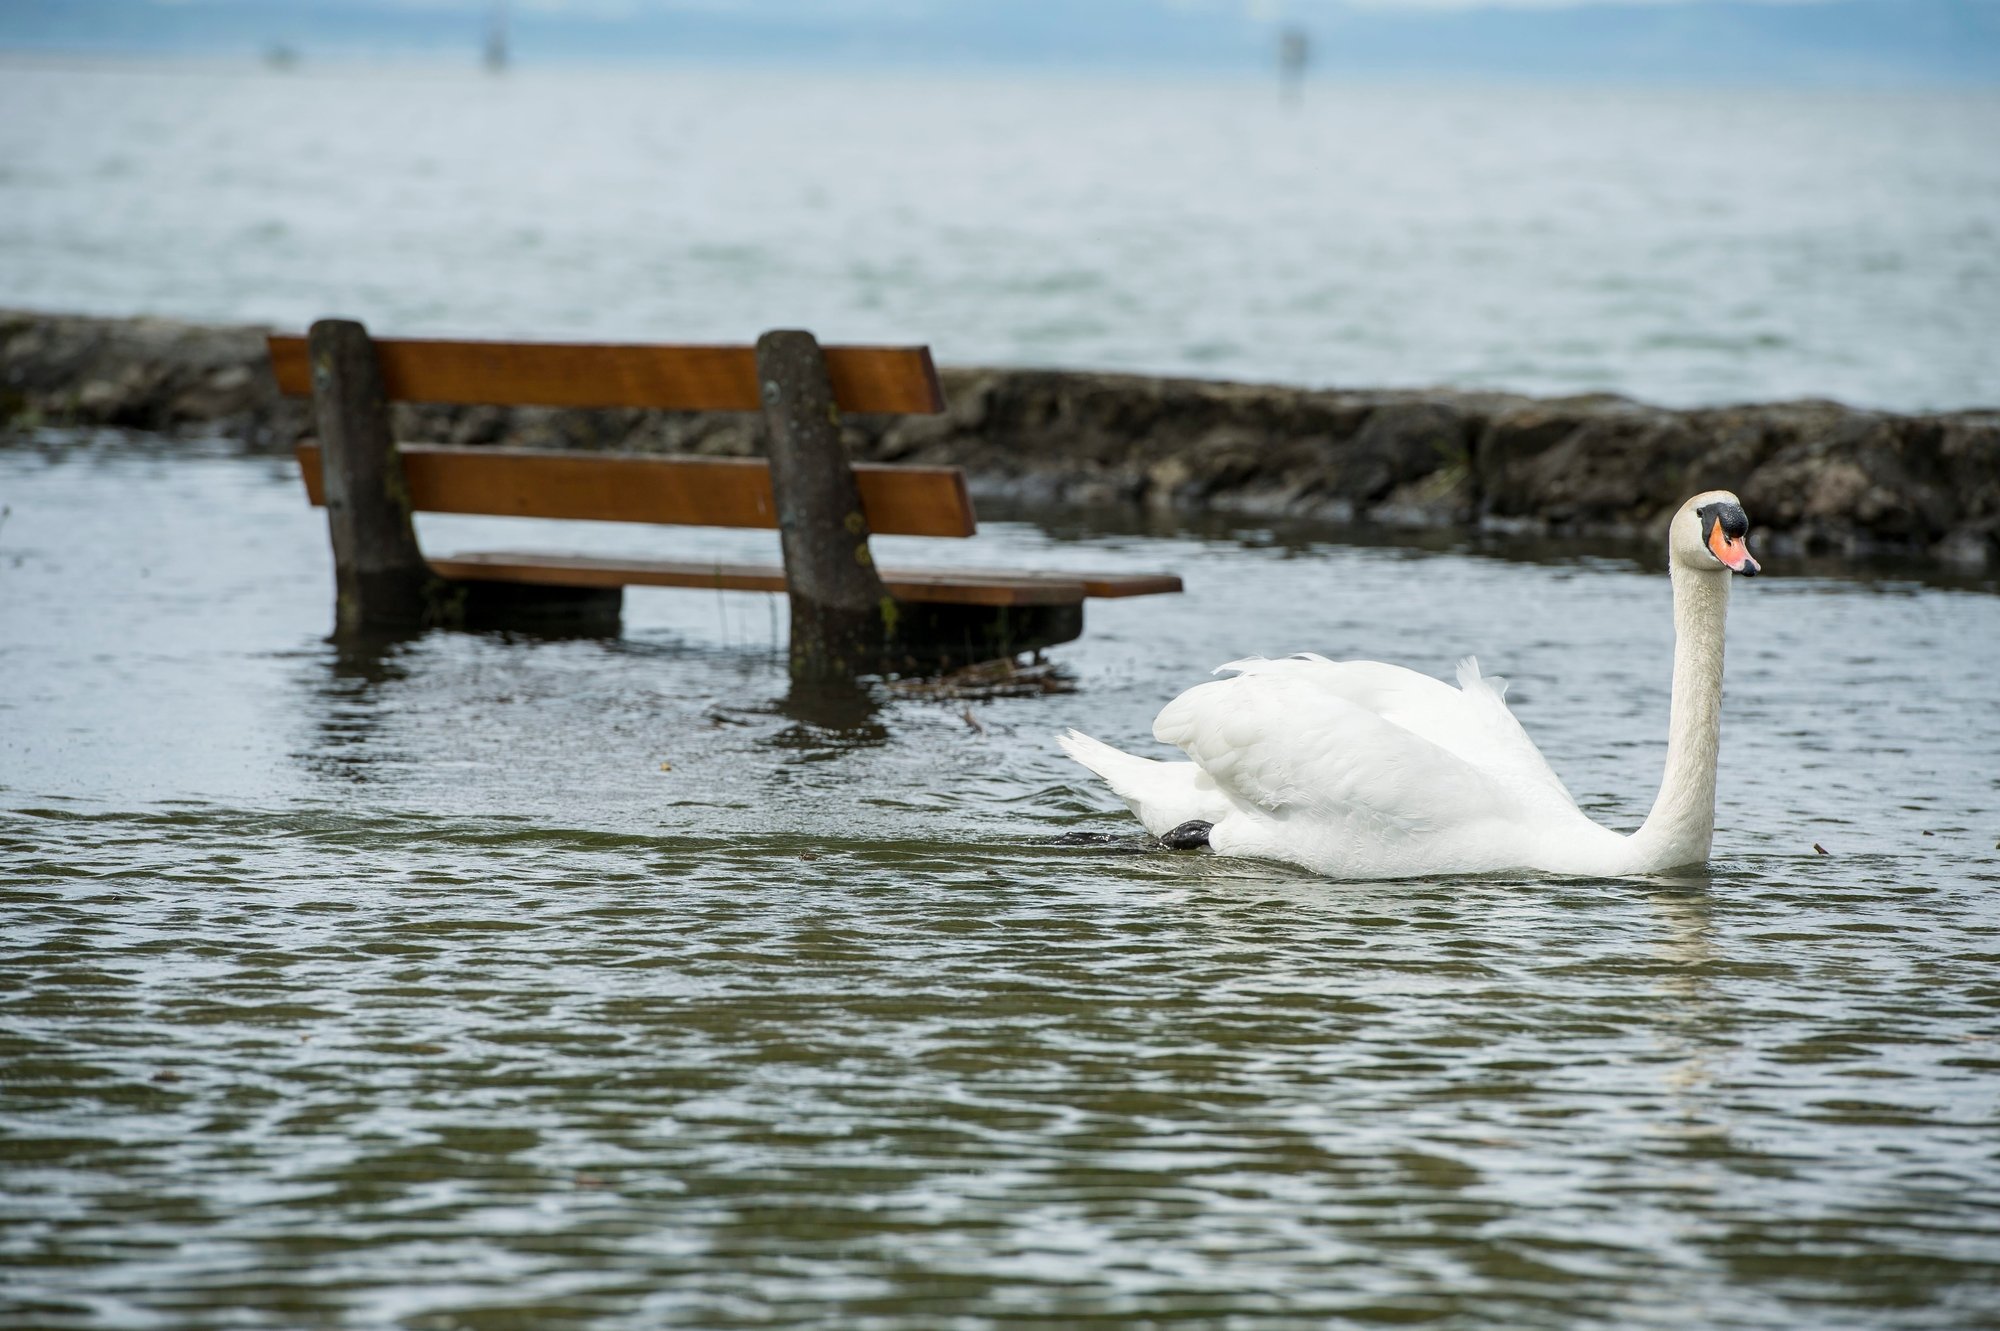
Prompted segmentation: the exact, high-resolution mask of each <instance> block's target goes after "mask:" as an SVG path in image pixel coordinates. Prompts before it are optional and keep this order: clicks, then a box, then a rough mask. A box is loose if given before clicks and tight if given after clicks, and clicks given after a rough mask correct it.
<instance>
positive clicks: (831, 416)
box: [270, 320, 1181, 678]
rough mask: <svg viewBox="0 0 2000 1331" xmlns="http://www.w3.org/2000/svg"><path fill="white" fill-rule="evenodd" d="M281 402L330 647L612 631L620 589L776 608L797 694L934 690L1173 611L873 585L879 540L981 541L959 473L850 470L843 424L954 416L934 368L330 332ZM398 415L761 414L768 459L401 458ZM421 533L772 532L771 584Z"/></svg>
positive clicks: (1026, 578) (1088, 576) (781, 335)
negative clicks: (502, 629)
mask: <svg viewBox="0 0 2000 1331" xmlns="http://www.w3.org/2000/svg"><path fill="white" fill-rule="evenodd" d="M270 350H271V364H272V368H273V370H274V372H275V374H276V377H277V381H278V385H279V387H280V389H281V390H282V391H284V392H286V393H290V394H295V395H307V394H309V395H311V397H312V398H313V405H314V416H315V422H316V426H317V431H318V441H317V442H306V443H302V444H300V445H299V447H298V457H299V463H300V470H301V472H302V474H303V476H304V479H305V483H306V491H307V494H308V496H309V497H310V498H311V501H312V502H313V503H314V504H323V505H325V506H326V508H327V523H328V530H329V534H330V535H331V537H332V542H333V550H334V570H335V582H336V596H335V607H336V610H335V621H336V628H337V629H338V630H339V631H341V632H344V633H351V632H362V631H368V630H375V629H395V628H407V627H411V626H415V625H428V624H438V625H460V626H486V625H504V624H534V625H538V626H543V627H549V626H562V627H567V628H572V629H585V630H591V631H602V630H605V629H608V628H615V626H616V624H617V621H618V617H619V612H620V608H621V605H622V596H623V589H624V588H625V587H628V586H655V587H699V588H710V589H721V590H727V591H762V592H784V593H786V595H787V597H788V599H789V601H790V604H791V618H792V633H791V637H792V668H793V673H794V674H795V675H797V676H800V677H807V678H828V677H845V676H852V675H854V674H865V673H878V672H887V671H909V670H934V669H939V668H945V667H949V666H953V665H961V664H969V663H971V662H974V661H980V660H989V659H992V658H995V657H1000V656H1009V655H1013V654H1015V653H1018V652H1022V651H1028V650H1036V649H1039V648H1042V647H1046V646H1049V645H1052V644H1054V643H1058V642H1067V641H1069V640H1071V639H1073V638H1075V637H1077V636H1079V635H1080V634H1081V633H1082V631H1083V602H1084V600H1085V599H1086V598H1088V597H1093V596H1096V597H1120V596H1142V595H1150V594H1154V593H1159V592H1177V591H1179V590H1180V589H1181V582H1180V579H1179V578H1178V577H1175V576H1174V575H1172V574H1164V573H1161V574H1116V573H1083V572H1060V571H1058V572H1023V571H1014V570H994V569H941V568H914V569H877V568H876V567H875V564H874V559H873V555H872V553H871V551H870V548H869V543H868V538H869V536H870V534H871V533H881V534H885V535H908V536H948V537H964V536H971V535H972V534H973V533H974V531H975V529H976V522H975V519H974V515H973V510H972V501H971V499H970V497H969V495H968V494H967V492H966V488H965V479H964V476H963V474H962V473H961V472H960V471H959V470H958V468H956V467H905V466H881V465H872V464H866V463H864V464H861V465H858V466H857V465H853V464H851V463H850V462H849V460H848V457H847V452H846V447H845V445H844V444H843V443H842V441H841V437H840V428H839V416H840V413H841V412H843V411H847V412H857V413H881V414H891V413H894V414H912V413H927V412H938V411H942V410H943V409H944V395H943V392H942V390H941V389H940V387H939V385H938V380H937V373H936V370H935V369H934V367H933V366H932V364H931V358H930V352H929V349H928V348H924V347H825V348H822V347H821V346H820V345H819V344H818V342H816V341H815V340H814V339H813V337H812V335H811V334H809V333H802V332H773V333H766V334H765V335H764V336H763V337H762V338H760V339H759V340H758V343H757V345H756V346H754V347H749V346H738V347H716V346H644V345H642V346H581V345H567V344H552V343H508V342H459V341H417V340H399V341H390V340H380V341H378V340H375V339H371V338H370V337H369V336H368V334H367V331H366V330H365V329H363V328H362V326H361V325H360V324H358V323H353V322H351V321H347V320H322V321H320V322H319V323H316V324H314V325H313V328H312V332H311V333H310V334H309V336H307V337H303V338H301V337H283V336H276V337H272V338H271V339H270ZM391 401H415V402H449V403H468V404H471V403H487V404H497V405H507V406H523V405H541V406H563V407H647V408H655V409H663V410H676V411H744V412H749V411H759V412H762V414H763V417H764V421H765V425H766V427H767V431H768V433H769V436H770V438H769V448H770V455H769V457H768V458H767V459H765V458H758V459H747V458H746V459H735V458H730V459H720V458H694V457H666V456H650V455H637V454H602V453H580V452H528V451H522V450H503V449H490V448H451V447H440V446H429V445H416V444H406V445H403V446H401V447H400V448H399V447H397V446H396V445H395V444H394V443H393V442H392V440H391V437H390V431H389V424H388V414H387V404H388V403H389V402H391ZM416 512H433V513H480V514H497V515H506V516H514V517H538V518H582V519H592V520H598V521H613V522H646V523H661V524H671V525H692V526H713V527H763V528H773V527H775V528H777V529H778V531H779V535H780V544H781V546H782V549H783V555H784V563H783V565H782V566H780V565H777V564H768V565H767V564H742V563H728V562H722V561H715V560H700V559H678V560H663V559H606V558H597V557H591V556H583V555H561V554H541V553H521V552H512V551H502V552H475V553H468V554H457V555H452V556H448V557H445V558H429V559H427V558H426V557H425V556H424V555H423V553H422V552H421V550H420V549H419V548H418V545H417V539H416V535H415V528H414V525H413V523H412V521H411V515H412V514H413V513H416Z"/></svg>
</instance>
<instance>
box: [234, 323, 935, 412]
mask: <svg viewBox="0 0 2000 1331" xmlns="http://www.w3.org/2000/svg"><path fill="white" fill-rule="evenodd" d="M267 341H268V343H269V346H270V349H271V369H272V371H273V372H274V373H275V374H276V375H277V379H278V387H279V389H280V390H281V391H283V392H285V393H288V394H291V395H292V396H294V397H305V396H309V395H310V394H311V393H312V364H311V360H310V358H309V357H308V355H307V353H306V340H305V339H304V338H302V337H290V336H273V337H270V338H269V339H267ZM825 351H826V369H827V376H828V377H829V378H830V379H832V381H833V398H834V401H835V402H837V403H839V404H840V409H841V410H842V411H853V412H878V413H890V414H897V415H928V414H932V413H935V412H940V411H943V410H944V389H943V388H942V387H941V386H940V385H939V383H938V377H937V367H936V366H935V365H933V364H932V363H931V352H930V348H929V347H845V346H834V347H827V348H825ZM375 353H376V356H377V358H378V359H379V360H380V362H381V365H382V381H383V385H384V388H385V389H386V391H387V393H388V395H389V398H390V400H392V401H397V402H459V403H468V404H489V403H490V404H492V405H495V406H517V407H526V406H541V407H654V408H659V409H662V410H669V411H759V410H762V408H763V405H764V404H763V399H762V397H761V395H760V394H759V393H758V391H757V352H756V348H754V347H747V346H741V347H725V346H666V345H659V346H654V345H646V344H613V343H601V344H592V343H579V342H458V341H439V340H430V339H421V338H377V339H375Z"/></svg>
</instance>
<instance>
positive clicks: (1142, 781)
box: [1056, 730, 1229, 836]
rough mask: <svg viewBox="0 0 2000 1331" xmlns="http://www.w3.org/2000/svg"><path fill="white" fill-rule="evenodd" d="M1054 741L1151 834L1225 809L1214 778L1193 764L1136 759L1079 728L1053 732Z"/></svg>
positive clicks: (1205, 818) (1208, 818)
mask: <svg viewBox="0 0 2000 1331" xmlns="http://www.w3.org/2000/svg"><path fill="white" fill-rule="evenodd" d="M1056 743H1058V744H1060V745H1062V747H1063V752H1064V753H1067V754H1068V755H1069V756H1070V757H1072V758H1074V759H1076V760H1077V761H1078V762H1080V763H1082V764H1083V765H1084V766H1085V767H1087V768H1089V769H1090V770H1091V771H1093V772H1095V773H1097V775H1098V776H1100V777H1102V778H1103V779H1104V784H1106V785H1108V786H1110V787H1111V793H1112V794H1114V795H1116V796H1117V797H1118V798H1119V799H1121V800H1124V801H1125V805H1126V807H1127V808H1129V809H1131V810H1132V812H1133V813H1135V814H1137V815H1139V821H1140V822H1142V823H1144V824H1145V825H1146V830H1147V831H1148V832H1151V833H1152V834H1153V835H1154V836H1159V835H1160V834H1161V833H1162V832H1166V831H1168V830H1170V829H1172V828H1175V827H1179V826H1180V825H1181V824H1182V823H1185V822H1189V821H1192V820H1194V819H1201V820H1202V821H1204V822H1211V823H1212V822H1215V821H1217V820H1219V819H1220V818H1221V817H1222V816H1223V814H1224V813H1226V812H1227V811H1228V809H1229V804H1228V801H1227V800H1225V799H1223V797H1222V796H1221V794H1220V793H1219V792H1218V791H1217V790H1216V788H1215V782H1214V781H1212V780H1210V779H1209V778H1208V775H1207V773H1205V772H1203V771H1202V770H1201V769H1200V768H1199V767H1196V766H1195V765H1194V764H1193V763H1163V762H1159V761H1157V760H1155V759H1152V758H1141V757H1139V756H1138V755H1137V754H1135V753H1126V752H1125V751H1124V750H1123V749H1114V748H1112V747H1111V746H1110V745H1109V744H1106V743H1105V742H1104V741H1103V740H1099V739H1092V738H1091V737H1090V736H1089V735H1086V734H1084V733H1083V732H1082V731H1080V730H1072V731H1069V732H1068V733H1066V734H1063V735H1058V736H1057V737H1056Z"/></svg>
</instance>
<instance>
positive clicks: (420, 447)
mask: <svg viewBox="0 0 2000 1331" xmlns="http://www.w3.org/2000/svg"><path fill="white" fill-rule="evenodd" d="M400 451H401V453H402V455H403V474H404V476H405V478H406V479H407V481H408V484H409V487H410V504H411V507H412V508H414V509H415V510H416V511H417V512H420V513H485V514H497V515H499V516H501V517H515V518H579V519H590V520H594V521H600V522H652V523H662V524H666V525H669V526H692V527H767V528H768V527H775V526H777V525H778V518H777V505H776V501H775V500H774V499H773V498H772V496H771V466H770V464H769V463H768V462H766V461H764V460H763V459H762V458H697V457H644V456H633V455H620V456H606V455H604V454H597V453H562V452H533V451H529V450H526V449H498V448H457V447H447V446H444V445H424V444H405V445H403V446H402V448H401V449H400ZM297 453H298V459H299V471H300V473H301V474H302V475H303V476H304V478H305V483H306V495H307V497H308V498H309V499H310V500H311V501H312V502H313V503H314V504H315V505H324V504H325V503H326V490H325V484H324V477H323V475H322V474H321V471H320V450H319V446H318V445H317V444H300V445H299V446H298V449H297ZM854 479H855V483H856V484H857V485H858V486H859V487H860V490H861V507H862V510H863V511H864V512H865V513H866V514H867V515H868V525H869V527H870V529H872V530H873V531H875V532H877V533H879V534H881V535H884V536H970V535H972V534H973V532H974V531H975V530H976V529H977V523H976V522H975V521H974V518H973V509H972V497H971V495H970V494H969V493H967V491H966V488H965V476H964V473H962V472H961V471H959V469H958V468H956V467H891V466H882V465H879V464H870V463H857V464H855V467H854Z"/></svg>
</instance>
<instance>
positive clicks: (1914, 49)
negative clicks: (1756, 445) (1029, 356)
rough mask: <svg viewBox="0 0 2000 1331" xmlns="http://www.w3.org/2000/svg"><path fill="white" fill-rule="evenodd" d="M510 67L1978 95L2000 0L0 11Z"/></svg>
mask: <svg viewBox="0 0 2000 1331" xmlns="http://www.w3.org/2000/svg"><path fill="white" fill-rule="evenodd" d="M496 11H504V12H505V13H506V15H507V24H506V26H507V30H508V38H509V43H508V44H509V48H510V54H511V56H512V58H513V59H514V60H515V61H516V62H518V63H535V62H547V63H592V62H618V63H632V62H640V61H654V60H672V61H680V62H698V63H783V64H797V63H830V64H839V65H846V66H855V65H864V64H884V65H900V66H912V65H914V66H928V67H946V66H962V65H1000V66H1043V67H1059V66H1071V67H1104V66H1120V67H1130V68H1141V69H1143V68H1174V69H1189V68H1201V69H1213V70H1234V71H1240V72H1247V71H1251V70H1256V69H1260V68H1268V67H1269V65H1270V63H1271V61H1272V59H1273V53H1274V51H1275V48H1276V40H1277V32H1278V30H1279V29H1281V28H1283V27H1286V26H1296V27H1298V28H1300V29H1302V30H1303V31H1305V32H1306V33H1307V34H1308V35H1309V36H1310V37H1311V39H1312V60H1311V65H1312V68H1313V70H1314V71H1315V72H1316V73H1317V74H1319V75H1322V76H1336V77H1340V78H1342V79H1348V80H1352V79H1357V78H1359V79H1368V78H1389V79H1400V78H1412V77H1414V78H1429V77H1445V78H1462V77H1475V78H1480V79H1488V80H1492V79H1499V80H1522V81H1558V82H1563V81H1567V82H1594V83H1603V82H1633V81H1647V82H1676V83H1690V82H1692V83H1732V84H1808V85H1819V86H1840V85H1865V86H1880V85H1906V86H1939V85H1961V86H1962V85H1991V84H1996V83H2000V0H1589V2H1588V3H1579V2H1578V0H505V3H504V4H503V3H496V0H0V49H5V50H11V51H15V52H23V51H26V52H41V53H45V54H58V53H60V54H175V55H200V56H249V55H256V54H258V53H260V52H265V51H268V50H270V49H271V48H273V47H274V46H283V47H285V48H287V49H289V50H291V51H293V52H296V53H297V54H298V55H300V56H303V57H307V58H319V57H327V58H342V59H352V58H356V57H363V58H381V57H395V58H410V57H418V58H425V57H444V58H451V57H453V56H455V55H459V54H461V53H465V52H468V51H474V50H476V49H477V48H478V47H479V45H480V44H481V43H482V42H483V41H484V39H485V33H486V30H487V28H488V27H489V25H490V24H491V22H492V16H493V14H494V13H495V12H496Z"/></svg>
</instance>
